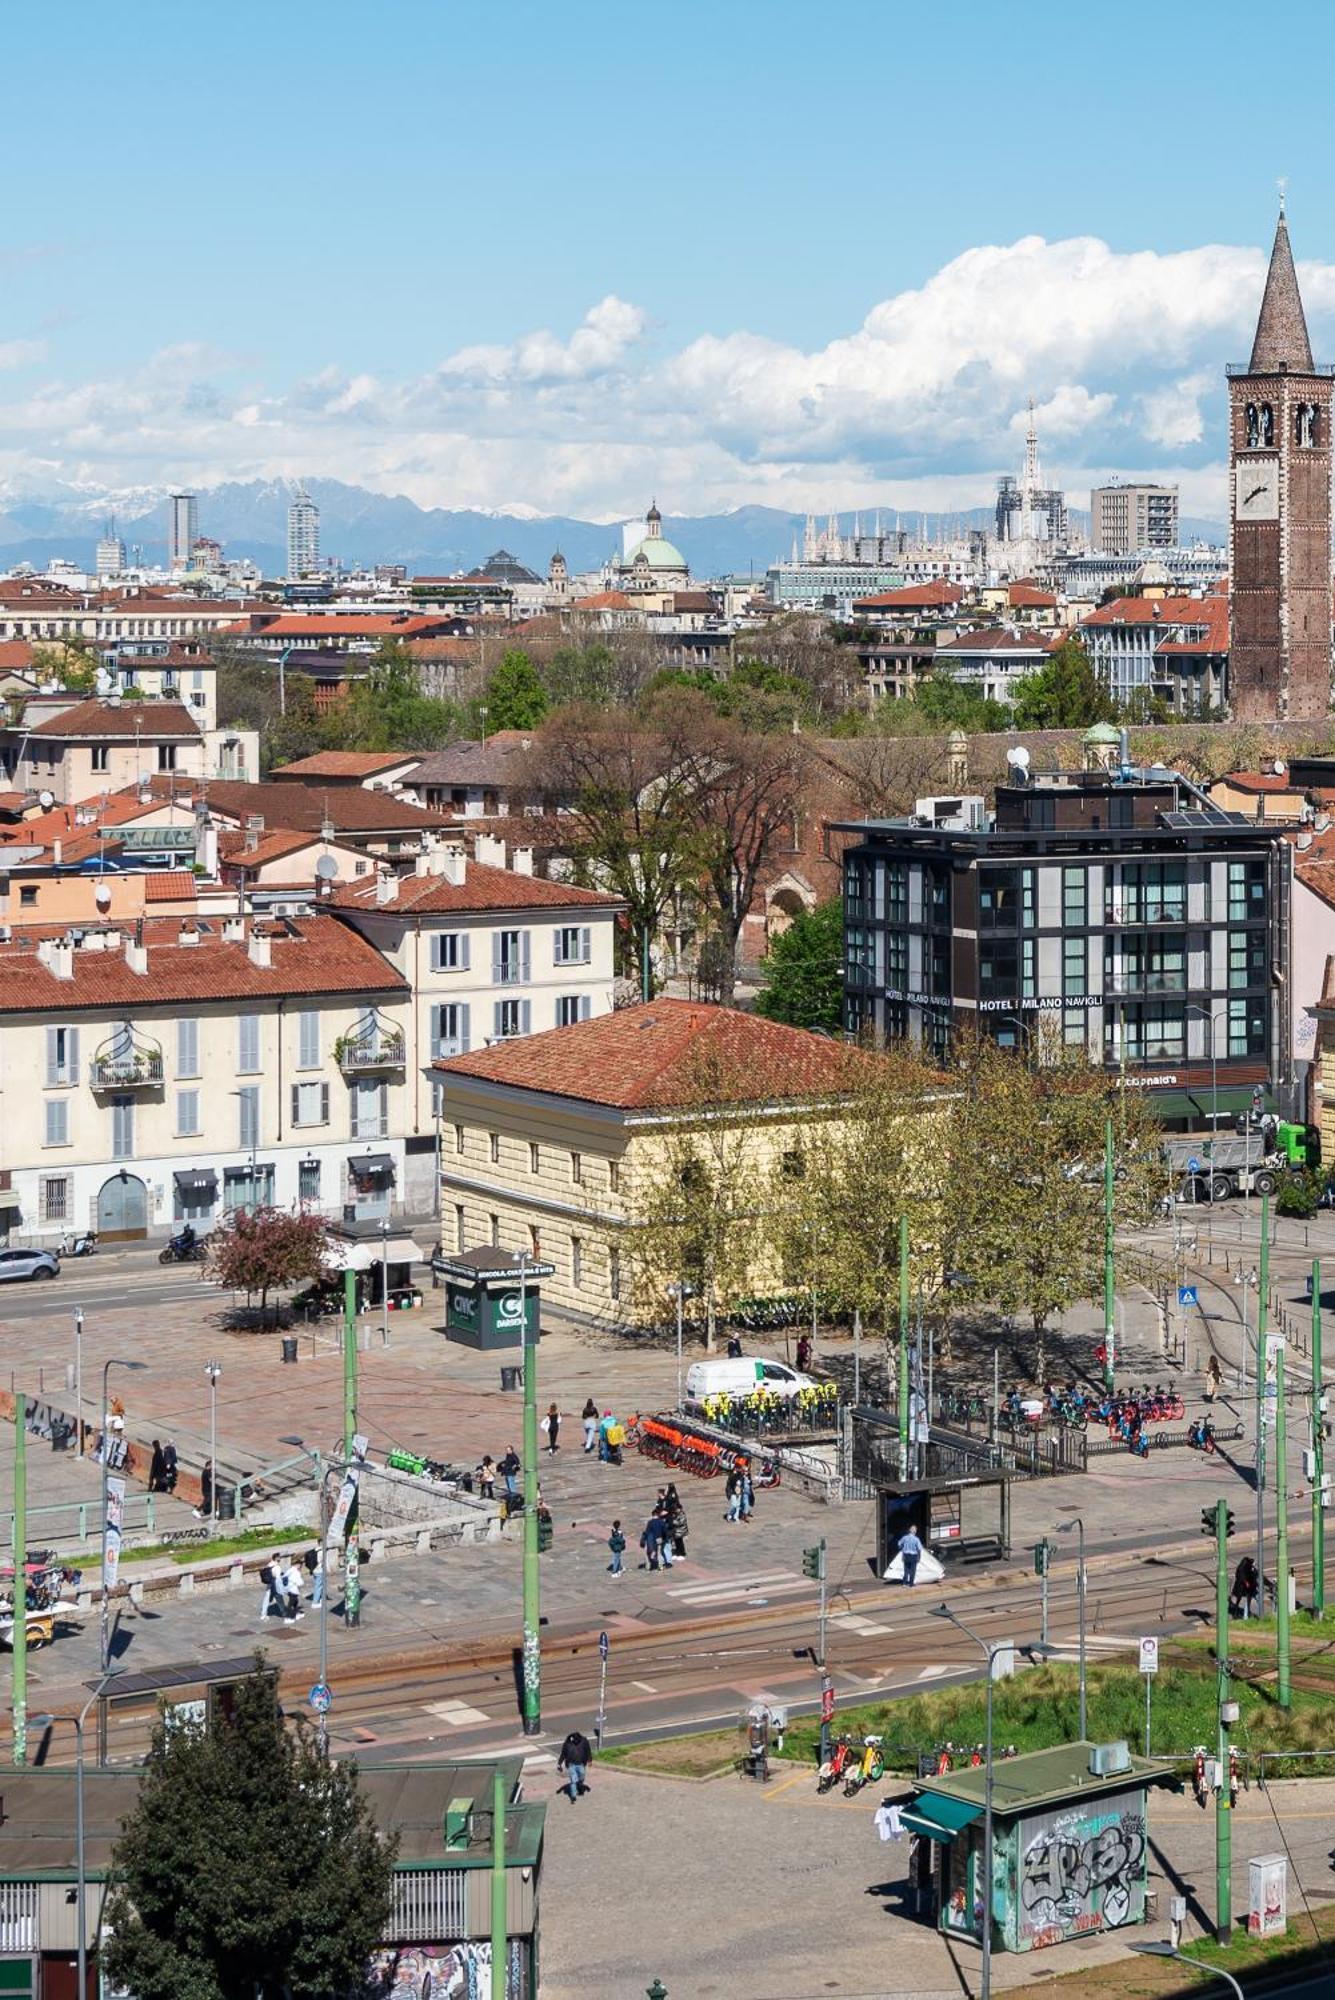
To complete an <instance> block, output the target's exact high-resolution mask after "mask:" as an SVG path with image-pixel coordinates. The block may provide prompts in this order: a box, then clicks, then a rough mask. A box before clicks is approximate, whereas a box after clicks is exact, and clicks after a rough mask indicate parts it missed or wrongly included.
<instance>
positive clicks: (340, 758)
mask: <svg viewBox="0 0 1335 2000" xmlns="http://www.w3.org/2000/svg"><path fill="white" fill-rule="evenodd" d="M415 756H416V752H414V751H412V750H317V751H316V752H315V753H314V755H313V756H310V757H297V758H295V759H294V761H293V762H292V763H290V764H280V765H279V766H278V767H277V769H276V770H275V771H274V774H273V776H274V782H275V783H280V782H281V781H282V780H283V779H284V778H297V777H302V778H373V777H375V775H376V773H377V772H378V771H392V770H394V769H395V767H396V766H397V765H399V764H411V763H412V762H413V761H414V759H415Z"/></svg>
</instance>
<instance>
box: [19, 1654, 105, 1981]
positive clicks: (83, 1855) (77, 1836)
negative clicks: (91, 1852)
mask: <svg viewBox="0 0 1335 2000" xmlns="http://www.w3.org/2000/svg"><path fill="white" fill-rule="evenodd" d="M106 1686H107V1684H106V1677H105V1676H104V1677H103V1678H102V1679H101V1680H100V1681H99V1682H98V1684H97V1686H96V1687H95V1688H94V1689H93V1692H92V1693H91V1694H90V1695H89V1697H88V1699H87V1701H86V1702H85V1703H84V1705H83V1707H82V1708H81V1709H80V1710H79V1713H78V1714H77V1715H35V1716H34V1717H33V1727H34V1728H36V1729H54V1727H55V1725H56V1724H57V1723H58V1722H70V1723H72V1724H73V1725H74V1744H75V1749H74V1870H75V1885H74V1897H75V1919H74V1920H75V1922H76V1923H77V1925H78V1927H79V1936H78V1940H77V1942H76V1944H75V1961H76V1964H77V1967H78V1992H79V2000H86V1996H87V1993H88V1853H87V1844H86V1840H85V1834H84V1809H83V1808H84V1801H83V1791H84V1786H83V1772H84V1762H83V1727H84V1724H85V1722H87V1720H88V1711H89V1709H90V1708H91V1707H92V1706H93V1703H94V1702H95V1701H100V1700H101V1699H102V1696H103V1695H104V1694H105V1693H106Z"/></svg>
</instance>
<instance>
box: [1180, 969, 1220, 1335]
mask: <svg viewBox="0 0 1335 2000" xmlns="http://www.w3.org/2000/svg"><path fill="white" fill-rule="evenodd" d="M1182 1011H1183V1012H1184V1013H1186V1014H1199V1015H1200V1017H1201V1019H1202V1020H1203V1021H1208V1022H1209V1023H1210V1146H1209V1158H1210V1184H1211V1187H1212V1188H1213V1184H1214V1149H1215V1141H1216V1140H1217V1139H1218V1137H1219V1045H1218V1043H1217V1042H1216V1040H1215V1022H1216V1021H1219V1020H1222V1019H1223V1013H1224V1010H1223V1008H1222V1007H1215V1008H1210V1007H1202V1006H1201V1005H1200V1004H1199V1002H1197V1001H1194V1000H1189V1001H1188V1002H1187V1004H1186V1006H1185V1007H1184V1008H1183V1010H1182ZM1205 1226H1206V1229H1207V1230H1208V1231H1209V1237H1210V1248H1211V1250H1213V1249H1214V1194H1213V1192H1212V1193H1211V1195H1210V1213H1209V1215H1208V1216H1207V1217H1206V1219H1205ZM1184 1352H1185V1350H1184Z"/></svg>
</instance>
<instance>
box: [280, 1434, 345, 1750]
mask: <svg viewBox="0 0 1335 2000" xmlns="http://www.w3.org/2000/svg"><path fill="white" fill-rule="evenodd" d="M278 1442H279V1443H280V1444H294V1445H296V1447H297V1449H298V1450H299V1451H304V1452H305V1453H306V1455H307V1457H308V1458H310V1459H312V1460H313V1461H314V1464H315V1507H316V1522H315V1526H316V1532H317V1534H318V1535H319V1537H320V1567H319V1570H318V1572H317V1574H318V1576H319V1578H320V1686H321V1687H322V1688H324V1689H326V1690H327V1689H328V1687H329V1573H328V1562H329V1518H330V1517H329V1505H328V1502H329V1493H328V1489H327V1486H326V1481H327V1480H328V1478H329V1475H330V1473H331V1472H342V1473H345V1474H346V1472H347V1469H348V1463H349V1462H348V1461H344V1460H338V1459H336V1460H334V1461H333V1463H332V1464H329V1465H326V1464H325V1462H324V1458H323V1455H322V1453H321V1452H320V1449H319V1447H318V1446H311V1445H308V1444H307V1443H306V1441H305V1439H304V1438H299V1437H283V1438H280V1439H279V1440H278ZM315 1726H316V1731H317V1734H318V1736H319V1741H320V1748H321V1749H322V1750H327V1749H328V1748H329V1710H328V1705H327V1704H326V1706H325V1707H324V1708H322V1709H320V1711H319V1713H318V1714H317V1716H316V1723H315Z"/></svg>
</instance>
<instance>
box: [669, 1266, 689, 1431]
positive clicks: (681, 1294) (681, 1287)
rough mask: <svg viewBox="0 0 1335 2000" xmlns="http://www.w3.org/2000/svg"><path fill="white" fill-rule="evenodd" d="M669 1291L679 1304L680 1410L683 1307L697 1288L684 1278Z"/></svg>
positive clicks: (678, 1380)
mask: <svg viewBox="0 0 1335 2000" xmlns="http://www.w3.org/2000/svg"><path fill="white" fill-rule="evenodd" d="M668 1291H669V1292H670V1294H671V1295H672V1297H673V1298H674V1299H675V1300H676V1302H677V1408H678V1409H679V1410H680V1408H681V1399H682V1307H683V1305H684V1304H685V1302H686V1300H687V1299H693V1298H694V1297H695V1286H694V1285H688V1284H687V1283H686V1280H685V1279H684V1278H678V1279H677V1281H676V1283H675V1284H672V1285H669V1286H668Z"/></svg>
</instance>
